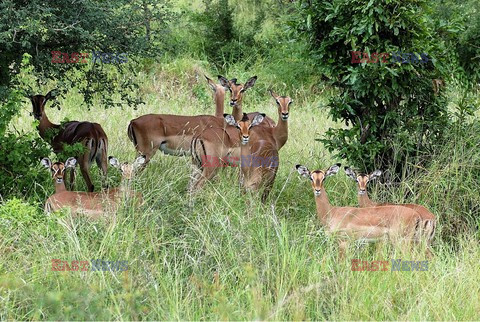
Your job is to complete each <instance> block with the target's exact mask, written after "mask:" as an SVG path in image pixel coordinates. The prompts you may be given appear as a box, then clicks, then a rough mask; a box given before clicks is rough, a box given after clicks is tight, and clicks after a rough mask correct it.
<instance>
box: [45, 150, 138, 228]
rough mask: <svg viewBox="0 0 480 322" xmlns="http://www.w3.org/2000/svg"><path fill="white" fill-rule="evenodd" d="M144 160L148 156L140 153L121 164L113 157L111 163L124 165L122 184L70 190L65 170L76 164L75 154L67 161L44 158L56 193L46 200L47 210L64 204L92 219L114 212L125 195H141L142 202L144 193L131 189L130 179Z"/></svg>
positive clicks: (134, 196) (63, 206) (64, 206)
mask: <svg viewBox="0 0 480 322" xmlns="http://www.w3.org/2000/svg"><path fill="white" fill-rule="evenodd" d="M143 163H145V157H144V156H140V157H138V158H137V159H136V160H135V162H134V163H133V164H132V165H129V164H127V163H125V164H123V165H120V164H119V162H118V160H117V159H116V158H113V157H110V164H111V165H113V166H115V167H120V168H121V169H122V183H121V184H120V186H119V187H117V188H114V189H110V190H108V191H104V192H83V191H68V190H66V189H65V182H64V176H65V170H66V169H73V168H75V166H76V164H77V160H76V159H75V158H72V157H71V158H68V159H67V161H65V163H62V162H55V163H52V162H51V161H50V159H49V158H43V159H42V161H41V164H42V165H43V166H44V167H45V168H47V169H48V170H50V172H51V174H52V178H53V181H54V184H55V193H54V194H53V195H51V196H50V197H49V198H48V199H47V201H46V202H45V212H46V213H51V212H54V211H57V210H60V209H62V208H70V211H71V213H72V214H73V215H80V214H85V215H86V217H88V218H90V219H98V218H101V217H104V216H105V215H106V213H107V212H108V211H111V212H114V211H115V210H116V209H117V208H118V205H119V202H120V201H121V199H122V197H123V196H124V195H125V196H127V197H133V198H138V200H137V201H139V202H141V201H142V197H141V194H138V193H137V194H136V193H134V192H133V191H132V190H131V187H130V184H129V182H130V180H131V178H132V175H133V173H134V171H135V170H136V169H137V168H138V167H139V166H140V165H141V164H143Z"/></svg>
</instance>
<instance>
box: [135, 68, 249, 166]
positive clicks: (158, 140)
mask: <svg viewBox="0 0 480 322" xmlns="http://www.w3.org/2000/svg"><path fill="white" fill-rule="evenodd" d="M218 78H219V80H220V84H221V85H223V86H225V84H230V85H229V87H228V88H229V90H230V91H231V92H232V93H233V92H235V93H236V94H235V95H236V96H235V99H234V103H231V105H232V106H233V107H234V110H236V111H238V110H239V109H240V111H241V101H242V98H243V95H244V94H245V91H246V90H247V89H248V88H250V87H252V86H253V85H254V84H255V80H256V76H255V77H252V78H251V79H250V80H249V82H247V83H246V84H245V85H241V84H236V79H233V80H231V81H228V80H227V79H226V78H224V77H223V76H220V75H219V76H218ZM253 78H254V80H253V81H252V79H253ZM207 82H208V83H209V84H210V81H209V79H208V78H207ZM210 86H211V84H210ZM232 88H235V91H234V90H232ZM239 88H240V90H238V89H239ZM218 89H219V88H218V87H216V86H215V91H214V95H215V103H216V113H215V114H218V113H219V112H220V111H221V110H223V98H224V97H225V94H224V92H222V90H221V89H220V90H218ZM237 90H238V93H237ZM232 95H233V94H232ZM232 100H233V99H232ZM212 127H215V128H223V127H224V121H223V118H221V117H215V116H213V115H197V116H185V115H171V114H147V115H143V116H140V117H138V118H136V119H134V120H132V121H130V124H129V125H128V137H129V139H130V141H132V143H133V144H134V145H135V148H136V149H137V152H138V154H139V155H145V156H146V162H145V164H147V163H148V162H149V161H150V159H151V158H152V157H153V156H154V155H155V153H156V152H157V150H159V149H160V150H161V151H162V152H163V153H165V154H170V155H177V156H178V155H186V154H190V143H191V141H192V138H193V137H194V136H195V135H196V134H197V133H200V132H202V131H203V130H204V129H206V128H212Z"/></svg>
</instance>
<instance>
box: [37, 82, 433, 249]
mask: <svg viewBox="0 0 480 322" xmlns="http://www.w3.org/2000/svg"><path fill="white" fill-rule="evenodd" d="M205 77H206V76H205ZM206 79H207V83H208V85H209V86H210V87H211V89H212V90H213V93H214V101H215V106H216V109H215V115H196V116H184V115H172V114H147V115H143V116H140V117H138V118H136V119H134V120H132V121H130V124H129V125H128V131H127V134H128V138H129V139H130V141H131V142H132V143H133V145H134V146H135V149H136V150H137V154H138V157H137V159H136V160H135V161H134V162H133V164H128V163H126V162H125V163H123V164H120V162H119V161H118V160H117V159H116V158H114V157H108V158H107V150H108V138H107V135H106V134H105V132H104V131H103V129H102V127H101V126H100V124H98V123H91V122H77V121H71V122H66V123H64V124H62V125H57V124H53V123H51V122H50V121H49V120H48V117H47V115H46V113H45V105H46V103H47V101H48V100H50V99H52V98H53V94H52V93H53V91H50V92H49V93H48V94H47V95H45V96H43V95H35V96H29V98H30V99H31V102H32V105H33V115H34V117H35V119H37V120H39V125H38V130H39V133H40V136H41V137H42V138H43V139H45V140H46V141H48V142H49V143H50V144H51V145H52V147H53V150H54V152H55V153H58V152H60V151H62V149H63V146H64V144H74V143H81V144H82V145H83V146H84V152H83V153H81V154H79V155H77V156H75V157H70V158H69V159H68V160H66V162H65V163H62V162H56V163H52V162H51V161H50V159H48V158H44V159H42V160H41V164H42V165H43V166H45V167H46V168H47V169H49V170H50V171H51V174H52V178H53V181H54V184H55V193H54V194H53V195H51V196H50V197H49V198H48V199H47V201H46V203H45V211H46V212H47V213H50V212H52V211H57V210H59V209H61V208H70V210H71V212H72V214H74V215H82V214H83V215H85V216H86V217H88V218H92V219H97V218H108V217H109V216H105V215H106V214H107V213H115V211H116V209H117V208H118V205H119V204H120V201H121V200H122V198H123V197H128V198H131V199H134V200H135V202H136V205H141V204H143V198H142V195H141V194H140V193H138V192H134V191H133V189H131V179H132V177H133V175H134V173H135V172H136V171H139V170H142V169H143V168H144V167H145V166H146V165H147V164H148V163H149V162H150V160H151V158H152V157H153V156H154V155H155V153H156V152H157V150H161V151H162V152H163V153H165V154H170V155H177V156H179V155H191V156H192V169H193V171H192V174H191V176H190V182H189V184H188V191H189V193H190V194H195V193H198V192H199V191H200V190H201V188H202V186H204V185H205V183H206V182H207V181H208V180H210V179H212V178H213V177H214V176H215V174H217V172H218V170H219V168H220V167H221V165H220V164H219V163H218V162H217V163H216V164H218V166H205V163H204V160H207V159H208V158H209V157H210V158H211V157H215V158H218V159H219V160H222V161H225V162H228V160H231V159H236V160H239V159H240V158H242V160H243V159H244V158H246V157H250V158H251V157H254V158H261V159H262V160H272V162H271V163H270V162H262V164H249V165H245V164H243V165H241V167H240V169H241V171H240V182H241V184H242V185H243V187H244V188H245V190H252V191H260V190H261V191H262V201H265V200H266V198H267V197H268V195H269V193H270V191H271V189H272V187H273V184H274V181H275V177H276V174H277V171H278V166H279V159H278V154H279V150H280V149H281V148H282V147H283V146H284V145H285V143H286V142H287V140H288V119H289V115H290V113H289V112H290V105H291V103H292V99H291V98H290V97H288V96H280V95H277V94H276V93H274V92H273V91H270V94H271V96H272V97H273V98H274V100H275V102H276V104H277V105H278V120H277V123H275V122H274V121H273V120H272V119H271V118H269V117H267V116H266V115H265V114H263V113H258V112H254V113H248V114H247V113H243V110H242V102H243V99H244V95H245V92H246V91H247V90H248V89H249V88H251V87H253V86H254V85H255V82H256V80H257V77H256V76H254V77H251V78H250V79H249V80H248V81H247V82H245V83H244V84H238V83H237V79H235V78H233V79H231V80H227V79H226V78H225V77H223V76H218V80H219V84H216V83H215V82H213V81H212V80H211V79H210V78H208V77H206ZM226 90H229V91H230V106H231V107H232V114H224V100H225V92H226ZM94 160H95V161H96V163H97V165H98V167H99V168H100V169H101V170H102V174H103V177H102V179H103V180H102V181H103V182H104V179H105V178H106V175H107V167H108V163H110V165H111V166H113V167H116V168H118V169H119V170H120V171H121V172H122V183H121V184H120V186H119V187H118V188H114V189H106V190H103V191H101V192H93V190H94V186H93V184H92V181H91V179H90V174H89V169H90V166H91V164H92V162H93V161H94ZM77 163H79V165H80V169H81V172H82V176H83V178H84V180H85V182H86V185H87V189H88V192H80V191H72V190H73V182H74V178H75V171H74V169H75V166H76V164H77ZM296 168H297V171H298V173H299V174H300V175H301V176H302V177H305V178H308V179H309V180H310V181H311V184H312V188H313V192H314V197H315V203H316V208H317V216H318V219H319V220H320V222H321V223H322V225H323V226H324V227H325V230H326V231H327V233H332V234H335V235H336V236H337V237H339V240H340V250H341V251H342V252H343V249H344V248H345V246H346V245H347V242H348V240H349V239H353V240H365V241H377V240H381V239H385V238H387V239H391V240H399V239H400V240H404V241H407V242H419V241H425V242H426V243H427V246H429V245H430V243H431V241H432V239H433V236H434V233H435V228H436V219H435V216H434V215H433V214H432V213H431V212H430V211H428V210H427V209H426V208H425V207H423V206H420V205H416V204H377V203H374V202H373V201H371V200H370V199H369V198H368V194H367V190H366V188H367V183H368V182H369V181H370V180H373V179H375V178H377V177H379V176H380V175H381V171H379V170H376V171H374V172H373V173H372V174H370V175H365V174H358V175H357V174H356V173H355V172H354V170H352V169H350V168H348V167H345V173H346V174H347V176H349V177H350V178H352V179H353V180H355V181H356V182H357V183H358V203H359V206H360V207H335V206H332V205H331V204H330V202H329V200H328V197H327V194H326V192H325V189H324V186H323V183H324V180H325V179H326V178H327V177H328V176H331V175H334V174H336V173H337V172H338V171H339V169H340V164H335V165H333V166H331V167H330V168H329V169H327V170H316V171H310V170H308V169H307V168H306V167H305V166H302V165H297V166H296ZM67 171H68V173H69V174H70V175H69V178H68V179H69V184H68V189H67V187H66V186H65V182H64V181H66V173H67ZM110 217H112V216H110ZM113 217H114V216H113Z"/></svg>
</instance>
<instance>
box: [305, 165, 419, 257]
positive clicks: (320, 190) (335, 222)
mask: <svg viewBox="0 0 480 322" xmlns="http://www.w3.org/2000/svg"><path fill="white" fill-rule="evenodd" d="M296 168H297V171H298V173H299V174H300V175H301V176H303V177H305V178H308V179H309V180H310V181H311V183H312V188H313V193H314V196H315V203H316V206H317V217H318V219H319V220H320V222H321V223H322V225H323V226H324V227H325V229H326V230H327V232H328V233H336V234H337V235H338V237H340V253H341V254H343V252H344V250H345V247H346V246H347V243H348V239H353V240H358V239H362V240H366V241H377V240H380V239H382V238H388V239H390V240H398V239H404V240H406V241H407V242H410V241H419V240H420V239H421V238H422V237H423V234H424V232H423V231H422V227H421V225H420V223H421V218H420V216H419V215H418V213H417V212H416V211H415V210H413V209H410V208H407V207H402V206H394V205H392V206H380V207H368V208H355V207H335V206H332V205H331V204H330V201H329V200H328V196H327V194H326V192H325V189H324V186H323V183H324V180H325V178H327V177H329V176H331V175H334V174H336V173H337V172H338V170H339V169H340V164H336V165H333V166H331V167H330V168H329V169H328V170H316V171H313V172H311V171H310V170H308V169H307V168H306V167H305V166H302V165H297V166H296Z"/></svg>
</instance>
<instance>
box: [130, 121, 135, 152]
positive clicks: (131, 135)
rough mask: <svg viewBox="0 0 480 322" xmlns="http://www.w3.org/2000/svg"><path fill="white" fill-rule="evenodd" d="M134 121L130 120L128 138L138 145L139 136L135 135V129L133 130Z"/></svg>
mask: <svg viewBox="0 0 480 322" xmlns="http://www.w3.org/2000/svg"><path fill="white" fill-rule="evenodd" d="M132 122H133V121H130V124H128V138H129V139H130V141H132V143H133V145H134V146H135V147H137V138H136V136H135V131H134V130H133V123H132Z"/></svg>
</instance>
